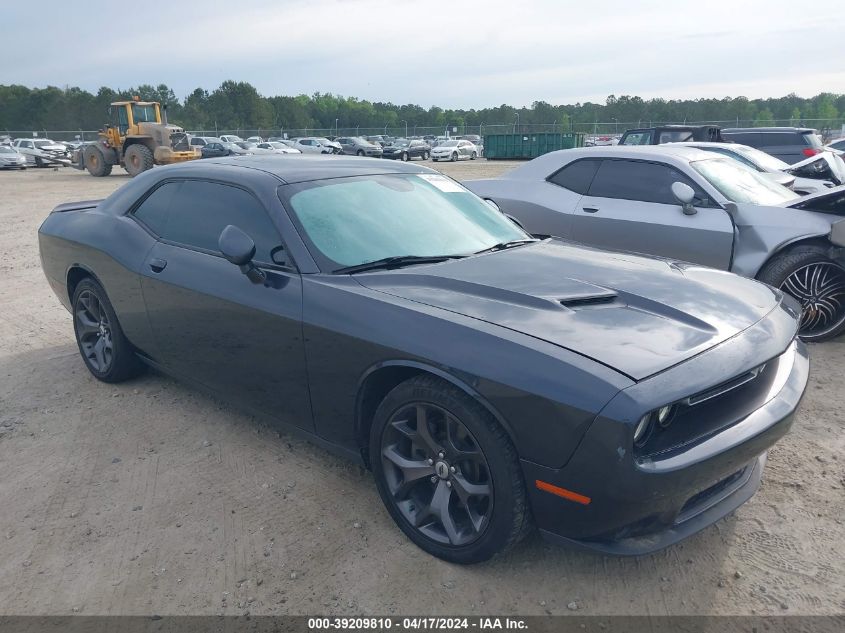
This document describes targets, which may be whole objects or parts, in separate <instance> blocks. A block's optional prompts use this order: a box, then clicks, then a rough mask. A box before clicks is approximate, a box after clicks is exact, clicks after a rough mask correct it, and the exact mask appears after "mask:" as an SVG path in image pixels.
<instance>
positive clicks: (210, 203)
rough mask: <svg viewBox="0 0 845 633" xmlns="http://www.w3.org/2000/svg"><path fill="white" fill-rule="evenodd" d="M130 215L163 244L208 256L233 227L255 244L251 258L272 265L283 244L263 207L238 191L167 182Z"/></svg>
mask: <svg viewBox="0 0 845 633" xmlns="http://www.w3.org/2000/svg"><path fill="white" fill-rule="evenodd" d="M134 215H135V217H136V218H138V219H139V220H140V221H141V222H142V223H144V224H145V225H146V226H147V227H148V228H149V229H150V230H151V231H152V232H153V233H155V234H156V235H158V236H159V237H161V238H162V239H164V240H167V241H169V242H175V243H177V244H182V245H185V246H188V247H191V248H196V249H200V250H204V251H209V252H212V253H218V252H219V251H220V249H219V247H218V245H217V240H218V239H219V237H220V233H221V232H222V231H223V229H224V228H226V226H228V225H229V224H233V225H235V226H237V227H238V228H239V229H241V230H242V231H244V232H245V233H246V234H247V235H249V236H250V237H251V238H252V239H253V241H254V242H255V259H256V260H257V261H261V262H267V263H269V262H272V261H273V260H272V258H271V253H272V251H273V250H274V249H276V248H277V247H279V246H280V245H281V239H280V237H279V234H278V231H277V230H276V227H275V226H274V224H273V222H272V220H270V216H268V215H267V212H266V211H265V209H264V207H263V206H262V205H261V203H260V202H258V200H257V199H256V198H255V197H254V196H253V195H252V194H250V193H249V192H247V191H245V190H244V189H241V188H239V187H234V186H231V185H226V184H222V183H216V182H209V181H204V180H184V181H177V182H167V183H164V184H163V185H161V186H160V187H159V188H157V189H156V190H155V191H153V192H152V194H150V195H149V196H148V197H147V198H146V199H145V200H144V201H143V202H142V203H141V205H140V206H139V207H138V208H137V209H136V210H135V212H134Z"/></svg>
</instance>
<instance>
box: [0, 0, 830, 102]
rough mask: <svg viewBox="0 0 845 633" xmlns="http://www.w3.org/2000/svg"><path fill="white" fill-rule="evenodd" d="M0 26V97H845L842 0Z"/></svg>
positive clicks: (3, 9)
mask: <svg viewBox="0 0 845 633" xmlns="http://www.w3.org/2000/svg"><path fill="white" fill-rule="evenodd" d="M124 6H126V7H127V8H128V12H126V13H124V12H122V8H123V7H124ZM0 24H2V25H3V37H2V41H0V47H2V51H3V56H2V61H1V62H0V84H10V83H16V84H23V85H26V86H30V87H36V86H37V87H44V86H47V85H54V86H59V87H65V86H80V87H82V88H84V89H87V90H90V91H92V92H93V91H96V90H97V88H99V87H100V86H102V85H107V86H110V87H114V88H128V87H130V86H136V85H138V84H143V83H148V84H159V83H166V84H167V85H169V86H170V87H171V88H173V89H174V90H175V91H176V93H177V95H178V96H179V97H180V98H182V97H184V96H185V95H186V94H188V93H190V92H191V91H192V90H193V89H194V88H196V87H203V88H205V89H207V90H212V89H214V88H216V87H217V86H219V85H220V83H221V82H222V81H224V80H226V79H234V80H238V81H248V82H250V83H251V84H253V85H254V86H255V87H256V88H257V89H258V90H259V92H261V93H262V94H263V95H265V96H272V95H277V94H285V95H296V94H302V93H306V94H311V93H314V92H331V93H334V94H340V95H344V96H355V97H359V98H361V99H368V100H371V101H390V102H393V103H396V104H404V103H416V104H420V105H423V106H425V107H428V106H431V105H439V106H444V107H458V108H473V107H474V108H478V107H485V106H497V105H500V104H503V103H507V104H510V105H517V106H519V105H530V104H531V103H532V102H533V101H541V100H542V101H547V102H549V103H553V104H566V103H575V102H584V101H594V102H601V103H603V102H604V100H605V98H606V97H607V95H609V94H615V95H617V96H619V95H623V94H629V95H639V96H642V97H643V98H650V97H664V98H695V97H725V96H738V95H745V96H747V97H749V98H755V97H769V96H771V97H777V96H783V95H786V94H788V93H790V92H795V93H797V94H799V95H801V96H812V95H815V94H817V93H819V92H836V93H843V92H845V39H843V33H845V28H843V27H845V3H844V2H843V0H813V1H812V2H795V0H788V1H784V0H729V1H728V0H701V1H690V0H675V1H673V2H666V1H662V0H636V1H633V2H632V1H630V0H619V1H617V0H592V1H590V2H584V1H575V0H572V1H567V0H509V1H506V2H503V1H499V0H445V1H444V0H254V1H251V0H239V1H237V2H236V1H234V0H228V1H222V0H171V1H170V2H162V1H160V0H140V1H137V2H129V3H122V2H117V1H115V0H108V1H100V0H85V1H83V2H67V1H66V0H61V1H60V0H40V1H38V2H23V1H22V2H11V1H10V0H2V3H0Z"/></svg>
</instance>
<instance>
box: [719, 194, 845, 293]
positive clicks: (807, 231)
mask: <svg viewBox="0 0 845 633" xmlns="http://www.w3.org/2000/svg"><path fill="white" fill-rule="evenodd" d="M733 218H734V224H735V225H736V231H737V239H736V249H735V251H734V259H733V263H732V265H731V272H734V273H737V274H739V275H743V276H745V277H751V278H755V277H756V276H757V274H758V273H759V272H760V269H761V268H762V267H763V265H764V264H765V263H766V262H767V261H769V260H770V259H771V258H772V257H773V256H774V255H775V254H776V253H779V252H781V251H783V249H785V248H787V247H788V246H791V245H793V244H796V243H798V242H803V241H806V240H810V239H823V240H828V239H829V236H830V230H831V222H830V219H828V218H826V217H824V216H823V215H820V214H817V213H813V212H809V211H803V210H801V209H788V208H781V207H761V206H756V205H750V204H743V205H737V209H736V211H735V212H734V213H733Z"/></svg>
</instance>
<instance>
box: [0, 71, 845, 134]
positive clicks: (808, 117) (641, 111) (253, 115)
mask: <svg viewBox="0 0 845 633" xmlns="http://www.w3.org/2000/svg"><path fill="white" fill-rule="evenodd" d="M134 95H138V96H139V97H141V99H144V100H155V101H160V102H161V103H162V104H164V105H166V106H167V115H168V119H169V121H171V122H174V123H178V124H179V125H181V126H182V127H184V128H185V129H187V130H215V129H216V130H220V131H221V132H222V131H223V130H268V131H270V130H303V129H309V128H310V129H312V130H318V129H320V130H331V129H339V130H341V131H343V130H346V131H349V130H351V129H353V128H360V129H361V130H367V129H370V130H372V129H382V128H388V129H390V128H392V129H394V130H397V129H403V128H404V126H405V125H406V124H407V126H408V128H409V130H410V129H411V128H421V129H424V128H429V129H444V128H446V127H447V126H448V127H453V126H454V127H459V128H464V127H465V128H466V129H472V130H475V129H478V128H479V127H480V126H483V127H488V126H492V125H507V126H514V129H516V127H515V126H517V125H519V126H520V128H522V129H524V126H529V125H546V126H548V125H552V124H554V125H555V126H556V127H557V129H559V130H576V131H582V132H584V131H593V130H596V131H603V132H609V131H612V129H613V127H616V128H618V126H619V125H630V124H632V123H639V124H641V125H649V124H652V123H659V122H661V123H670V122H674V123H680V122H693V121H695V122H722V123H723V124H724V125H728V124H739V125H773V124H775V123H777V124H780V125H810V126H811V127H816V128H819V129H827V128H833V129H838V128H839V127H840V126H841V125H842V123H843V122H844V121H845V119H843V117H845V94H833V93H821V94H818V95H816V96H814V97H810V98H803V97H799V96H797V95H795V94H789V95H787V96H785V97H776V98H768V99H748V98H746V97H725V98H723V99H670V100H666V99H642V98H641V97H637V96H628V95H623V96H619V97H617V96H615V95H610V96H608V97H607V99H606V100H605V102H604V103H591V102H585V103H575V104H568V105H552V104H550V103H546V102H545V101H535V102H534V103H533V104H532V105H531V106H530V107H521V108H516V107H513V106H510V105H504V104H503V105H500V106H497V107H491V108H480V109H469V110H465V109H448V108H447V109H444V108H441V107H438V106H432V107H430V108H428V109H426V108H423V107H421V106H419V105H413V104H406V105H396V104H393V103H384V102H379V101H375V102H372V101H367V100H362V99H358V98H355V97H343V96H339V95H333V94H327V93H326V94H322V93H315V94H313V95H298V96H273V97H265V96H262V95H261V94H259V93H258V91H257V90H256V89H255V87H253V86H252V85H250V84H249V83H246V82H242V81H224V82H223V83H222V84H221V85H220V86H219V87H218V88H216V89H215V90H212V91H211V92H209V91H208V90H205V89H203V88H197V89H196V90H194V91H193V92H191V93H190V94H189V95H188V96H187V97H185V98H184V99H182V100H180V99H178V98H177V97H176V94H175V93H174V91H173V90H172V89H171V88H169V87H168V86H167V85H165V84H160V85H158V86H151V85H147V84H144V85H140V86H137V87H134V88H129V89H126V90H122V89H117V90H115V89H113V88H109V87H102V88H100V89H99V90H98V91H97V93H96V94H92V93H90V92H88V91H86V90H82V89H81V88H78V87H67V88H57V87H54V86H49V87H47V88H29V87H27V86H21V85H0V133H2V132H3V131H4V130H6V131H24V130H96V129H99V128H101V127H102V126H103V124H104V123H106V122H108V121H109V116H108V112H107V111H108V106H109V104H110V103H111V102H112V101H118V100H122V99H130V98H132V96H134ZM609 128H610V129H609ZM618 131H622V130H621V129H618Z"/></svg>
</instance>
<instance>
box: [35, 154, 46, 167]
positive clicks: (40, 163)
mask: <svg viewBox="0 0 845 633" xmlns="http://www.w3.org/2000/svg"><path fill="white" fill-rule="evenodd" d="M35 166H36V167H44V161H43V160H41V159H40V158H39V157H38V156H36V157H35Z"/></svg>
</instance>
